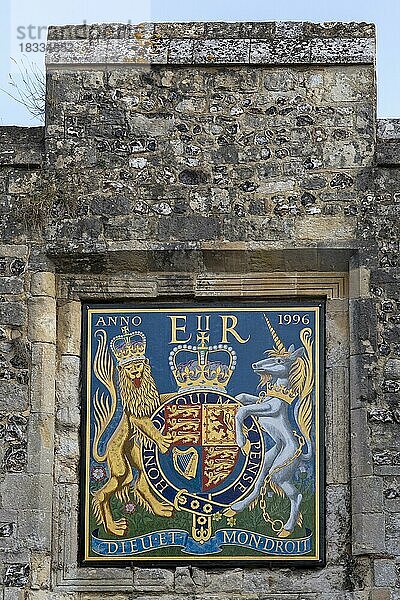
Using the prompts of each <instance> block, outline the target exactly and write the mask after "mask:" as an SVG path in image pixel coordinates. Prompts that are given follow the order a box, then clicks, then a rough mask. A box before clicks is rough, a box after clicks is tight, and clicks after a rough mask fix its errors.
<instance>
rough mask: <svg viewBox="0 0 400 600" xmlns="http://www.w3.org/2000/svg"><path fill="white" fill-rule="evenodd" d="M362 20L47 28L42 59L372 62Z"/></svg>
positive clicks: (369, 29)
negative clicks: (348, 21)
mask: <svg viewBox="0 0 400 600" xmlns="http://www.w3.org/2000/svg"><path fill="white" fill-rule="evenodd" d="M374 60H375V27H374V25H371V24H367V23H323V24H321V23H319V24H318V23H306V22H265V23H263V22H259V23H257V22H255V23H143V24H139V25H125V24H104V25H68V26H62V27H50V29H49V34H48V44H47V51H46V64H47V66H48V68H51V65H57V68H59V66H60V65H63V64H64V65H69V66H71V65H116V64H124V65H129V64H195V65H205V64H237V65H243V64H270V65H279V64H373V63H374Z"/></svg>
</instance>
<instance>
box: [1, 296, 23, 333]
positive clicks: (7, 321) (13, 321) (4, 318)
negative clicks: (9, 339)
mask: <svg viewBox="0 0 400 600" xmlns="http://www.w3.org/2000/svg"><path fill="white" fill-rule="evenodd" d="M25 321H26V307H25V304H24V303H23V302H0V323H1V324H2V325H10V326H11V327H20V326H21V325H25Z"/></svg>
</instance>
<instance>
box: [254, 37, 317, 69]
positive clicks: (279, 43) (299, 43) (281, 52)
mask: <svg viewBox="0 0 400 600" xmlns="http://www.w3.org/2000/svg"><path fill="white" fill-rule="evenodd" d="M310 56H311V43H310V40H307V39H293V40H291V42H290V44H288V42H287V40H286V39H285V38H283V39H273V40H252V42H251V47H250V64H270V65H277V64H280V65H285V64H293V63H294V64H296V63H308V62H310Z"/></svg>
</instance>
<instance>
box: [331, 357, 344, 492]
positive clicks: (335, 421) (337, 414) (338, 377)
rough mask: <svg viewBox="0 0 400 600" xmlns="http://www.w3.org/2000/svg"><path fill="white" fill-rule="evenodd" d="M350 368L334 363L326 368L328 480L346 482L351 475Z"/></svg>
mask: <svg viewBox="0 0 400 600" xmlns="http://www.w3.org/2000/svg"><path fill="white" fill-rule="evenodd" d="M348 389H349V381H348V371H347V368H346V367H337V366H335V367H333V368H329V369H326V371H325V407H326V425H325V436H326V437H325V448H326V480H327V483H332V484H340V483H346V482H347V481H348V478H349V406H348V395H349V394H348Z"/></svg>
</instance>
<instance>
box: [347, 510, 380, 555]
mask: <svg viewBox="0 0 400 600" xmlns="http://www.w3.org/2000/svg"><path fill="white" fill-rule="evenodd" d="M352 545H353V553H354V554H355V555H360V554H380V553H382V552H385V517H384V515H383V514H378V513H375V514H372V513H367V514H355V515H353V534H352Z"/></svg>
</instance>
